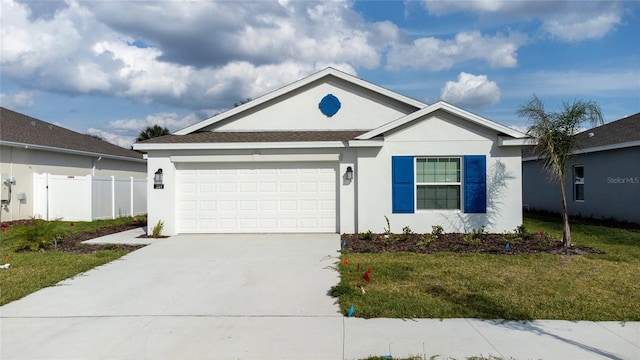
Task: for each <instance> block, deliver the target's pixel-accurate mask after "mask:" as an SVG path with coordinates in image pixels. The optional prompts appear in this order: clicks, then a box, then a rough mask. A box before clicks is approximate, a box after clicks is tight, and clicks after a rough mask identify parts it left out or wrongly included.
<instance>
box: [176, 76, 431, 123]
mask: <svg viewBox="0 0 640 360" xmlns="http://www.w3.org/2000/svg"><path fill="white" fill-rule="evenodd" d="M314 89H315V91H316V93H315V94H314V95H313V96H316V97H317V96H318V95H319V93H322V92H323V91H324V92H326V93H327V94H324V93H322V96H324V95H328V94H329V93H330V91H331V89H334V90H335V91H342V90H344V92H343V95H344V94H348V93H349V92H357V93H358V94H361V95H360V97H361V98H362V99H363V101H365V99H368V100H372V101H373V100H375V101H377V102H378V103H384V104H385V106H386V107H389V108H396V109H397V111H395V112H394V113H393V115H392V116H394V117H393V118H397V117H398V116H402V115H403V114H407V113H410V112H413V111H415V110H417V109H420V108H422V107H424V106H426V104H424V103H422V102H420V101H418V100H415V99H412V98H409V97H406V96H404V95H400V94H398V93H395V92H393V91H390V90H387V89H385V88H382V87H380V86H377V85H375V84H372V83H369V82H366V81H364V80H362V79H359V78H357V77H354V76H351V75H348V74H346V73H343V72H341V71H338V70H336V69H334V68H326V69H324V70H322V71H320V72H317V73H315V74H313V75H310V76H308V77H306V78H304V79H301V80H299V81H296V82H294V83H292V84H290V85H287V86H285V87H283V88H280V89H278V90H275V91H273V92H271V93H269V94H266V95H264V96H261V97H259V98H257V99H255V100H252V101H250V102H248V103H245V104H242V105H240V106H238V107H235V108H233V109H230V110H228V111H226V112H224V113H221V114H218V115H215V116H213V117H210V118H208V119H206V120H203V121H201V122H199V123H197V124H194V125H192V126H189V127H187V128H185V129H182V130H179V131H177V132H176V133H175V135H186V134H190V133H193V132H196V131H211V130H221V131H260V130H273V129H268V128H261V126H266V125H267V124H268V125H270V126H273V127H276V128H278V129H281V130H347V129H362V128H363V127H362V126H357V125H356V126H354V127H351V128H349V126H348V125H344V124H340V123H336V122H334V124H338V125H337V126H338V127H335V126H334V127H331V126H329V127H321V128H320V127H318V126H316V125H313V124H309V123H304V122H303V121H307V122H309V113H308V109H309V106H306V107H304V108H303V107H298V108H296V106H297V105H296V104H293V108H291V109H289V110H290V111H289V113H290V114H289V117H293V116H297V117H299V120H300V122H299V123H297V124H295V123H292V124H293V125H294V126H306V127H298V128H289V129H283V128H282V126H281V125H282V124H273V122H272V121H264V120H263V119H257V118H256V117H254V118H253V119H251V118H250V117H251V116H252V114H254V113H256V112H258V111H261V110H264V109H267V108H273V112H274V113H283V112H282V111H277V110H278V109H277V105H278V103H279V102H281V101H283V100H284V99H289V98H291V97H293V96H295V95H296V94H300V93H302V92H305V91H307V92H311V91H314ZM322 96H321V97H320V98H318V99H316V98H314V100H313V101H315V104H314V105H315V107H318V103H319V102H321V99H322ZM339 97H340V96H338V98H339ZM282 107H284V105H283V106H282ZM361 108H362V107H361ZM365 108H368V107H365ZM314 111H315V110H314ZM317 111H318V113H319V112H320V110H319V109H317ZM343 111H344V110H343ZM340 114H341V113H340V112H338V115H336V116H337V117H339V116H340ZM323 116H324V115H323ZM388 116H391V113H390V115H388ZM327 117H331V116H327ZM393 118H391V119H393ZM289 120H291V119H287V120H286V121H289ZM294 120H295V119H294ZM242 121H244V124H242V125H238V124H239V123H240V122H242ZM388 121H390V120H389V119H386V120H385V121H384V123H386V122H388ZM314 126H315V127H314ZM375 126H378V125H374V126H371V127H369V129H371V128H372V127H375Z"/></svg>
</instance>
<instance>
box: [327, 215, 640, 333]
mask: <svg viewBox="0 0 640 360" xmlns="http://www.w3.org/2000/svg"><path fill="white" fill-rule="evenodd" d="M525 227H526V228H527V229H528V230H529V231H535V232H538V231H544V232H545V233H548V234H550V235H552V236H553V237H554V238H558V239H560V238H561V234H562V228H561V224H560V222H559V221H558V220H556V219H555V218H546V217H533V216H528V217H527V218H525ZM572 237H573V243H574V244H578V245H581V246H590V247H594V248H597V249H599V250H602V251H604V252H605V253H606V254H603V255H595V254H590V255H582V256H565V255H551V254H531V255H487V254H453V253H439V254H434V255H423V254H413V253H394V254H390V253H386V254H343V255H342V257H343V259H345V258H346V259H348V261H349V265H348V266H345V264H344V262H342V261H341V262H340V263H339V265H338V268H339V271H340V274H341V282H340V285H339V287H338V288H337V289H336V291H337V292H338V293H341V294H342V296H340V298H339V304H340V308H341V311H342V312H343V313H345V314H346V313H347V312H348V310H349V308H350V307H351V305H353V306H354V309H355V313H354V316H358V317H365V318H370V317H391V318H462V317H470V318H484V319H508V320H531V319H564V320H594V321H600V320H615V321H638V320H640V307H638V306H636V304H639V303H640V281H638V280H639V279H640V278H639V277H638V276H639V275H638V274H640V233H638V232H632V231H628V230H623V229H617V228H608V227H603V226H597V225H589V224H574V225H573V226H572ZM357 264H360V267H361V268H360V270H356V267H357ZM368 267H370V268H371V270H372V271H371V282H370V283H366V282H365V281H364V280H363V279H362V274H363V273H364V271H365V270H366V269H367V268H368ZM361 285H362V286H364V287H365V290H366V293H365V294H362V292H361V291H360V289H359V286H361Z"/></svg>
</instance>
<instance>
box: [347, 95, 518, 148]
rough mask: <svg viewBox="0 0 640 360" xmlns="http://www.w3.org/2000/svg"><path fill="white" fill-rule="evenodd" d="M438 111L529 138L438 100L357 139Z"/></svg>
mask: <svg viewBox="0 0 640 360" xmlns="http://www.w3.org/2000/svg"><path fill="white" fill-rule="evenodd" d="M436 111H445V112H447V113H450V114H452V115H455V116H457V117H459V118H461V119H463V120H465V121H469V122H470V123H472V124H475V125H478V126H481V127H484V128H486V129H487V130H491V131H494V132H497V133H498V134H504V135H507V136H509V137H512V138H516V139H525V138H527V135H526V134H524V133H521V132H519V131H517V130H514V129H512V128H510V127H507V126H504V125H502V124H498V123H496V122H493V121H491V120H489V119H486V118H483V117H481V116H478V115H476V114H473V113H470V112H468V111H466V110H463V109H460V108H458V107H456V106H453V105H451V104H449V103H446V102H444V101H438V102H437V103H435V104H433V105H429V106H426V107H424V108H422V109H420V110H418V111H415V112H413V113H411V114H409V115H407V116H404V117H402V118H400V119H397V120H395V121H392V122H390V123H388V124H385V125H382V126H380V127H378V128H376V129H373V130H371V131H369V132H367V133H364V134H362V135H360V136H358V137H356V139H357V140H370V139H372V138H374V137H376V136H380V135H383V134H384V133H387V132H392V131H395V130H396V129H399V128H401V127H404V126H406V125H410V124H411V123H412V122H416V121H422V120H423V119H424V118H425V117H427V116H428V115H430V114H432V113H434V112H436Z"/></svg>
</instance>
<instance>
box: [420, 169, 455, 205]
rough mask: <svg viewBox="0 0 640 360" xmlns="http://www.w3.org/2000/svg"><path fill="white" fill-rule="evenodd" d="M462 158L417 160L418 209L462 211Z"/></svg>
mask: <svg viewBox="0 0 640 360" xmlns="http://www.w3.org/2000/svg"><path fill="white" fill-rule="evenodd" d="M460 188H461V181H460V158H417V159H416V208H417V209H418V210H432V209H460Z"/></svg>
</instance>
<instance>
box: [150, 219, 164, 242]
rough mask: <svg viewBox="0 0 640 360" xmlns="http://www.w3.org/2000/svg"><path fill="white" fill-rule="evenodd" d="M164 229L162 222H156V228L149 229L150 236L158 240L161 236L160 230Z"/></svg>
mask: <svg viewBox="0 0 640 360" xmlns="http://www.w3.org/2000/svg"><path fill="white" fill-rule="evenodd" d="M163 227H164V221H162V220H158V223H157V224H156V226H154V227H153V229H151V236H152V237H154V238H159V237H160V236H162V228H163Z"/></svg>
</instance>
